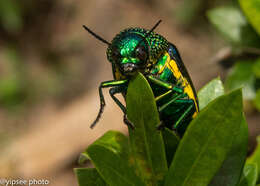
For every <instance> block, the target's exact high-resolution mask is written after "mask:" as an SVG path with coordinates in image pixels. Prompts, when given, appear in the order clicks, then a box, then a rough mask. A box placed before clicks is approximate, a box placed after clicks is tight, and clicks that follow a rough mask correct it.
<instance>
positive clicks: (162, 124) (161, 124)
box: [156, 121, 165, 130]
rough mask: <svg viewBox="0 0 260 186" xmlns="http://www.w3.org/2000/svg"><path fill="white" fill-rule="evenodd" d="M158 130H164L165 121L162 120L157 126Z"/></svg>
mask: <svg viewBox="0 0 260 186" xmlns="http://www.w3.org/2000/svg"><path fill="white" fill-rule="evenodd" d="M156 128H157V130H163V129H164V128H165V124H164V123H163V121H160V123H159V124H158V125H157V126H156Z"/></svg>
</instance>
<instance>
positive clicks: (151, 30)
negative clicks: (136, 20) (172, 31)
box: [134, 19, 162, 50]
mask: <svg viewBox="0 0 260 186" xmlns="http://www.w3.org/2000/svg"><path fill="white" fill-rule="evenodd" d="M161 22H162V20H161V19H160V20H159V21H157V23H156V24H155V25H154V26H153V28H151V29H150V30H149V31H148V32H147V33H146V34H145V35H144V38H143V39H142V40H141V41H140V42H139V43H138V44H137V45H136V47H135V49H134V50H136V48H137V47H139V45H140V44H141V43H142V42H143V41H144V40H145V39H146V38H147V37H148V36H149V35H150V33H151V32H153V31H154V30H155V29H156V28H157V27H158V26H159V24H160V23H161Z"/></svg>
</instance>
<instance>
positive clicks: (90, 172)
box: [74, 168, 107, 186]
mask: <svg viewBox="0 0 260 186" xmlns="http://www.w3.org/2000/svg"><path fill="white" fill-rule="evenodd" d="M74 172H75V174H76V176H77V179H78V184H79V186H106V185H107V184H106V183H105V181H104V180H103V179H102V178H101V177H100V175H99V174H98V172H97V170H96V169H94V168H76V169H74Z"/></svg>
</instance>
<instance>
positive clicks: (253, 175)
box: [238, 164, 258, 186]
mask: <svg viewBox="0 0 260 186" xmlns="http://www.w3.org/2000/svg"><path fill="white" fill-rule="evenodd" d="M257 169H258V168H257V165H256V164H246V165H245V167H244V170H243V175H242V177H241V180H240V182H239V184H238V186H255V185H256V181H257Z"/></svg>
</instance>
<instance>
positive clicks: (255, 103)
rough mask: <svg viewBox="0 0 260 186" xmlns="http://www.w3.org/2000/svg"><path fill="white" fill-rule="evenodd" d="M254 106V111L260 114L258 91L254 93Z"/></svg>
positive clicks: (259, 90)
mask: <svg viewBox="0 0 260 186" xmlns="http://www.w3.org/2000/svg"><path fill="white" fill-rule="evenodd" d="M254 105H255V107H256V109H257V110H258V111H259V112H260V89H258V90H257V91H256V96H255V99H254Z"/></svg>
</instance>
